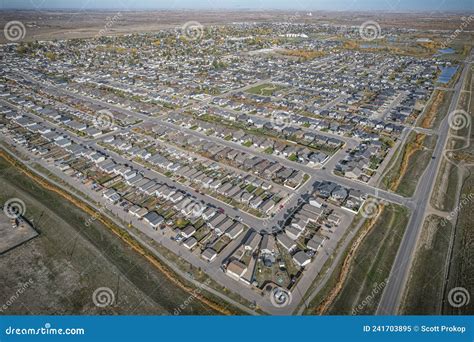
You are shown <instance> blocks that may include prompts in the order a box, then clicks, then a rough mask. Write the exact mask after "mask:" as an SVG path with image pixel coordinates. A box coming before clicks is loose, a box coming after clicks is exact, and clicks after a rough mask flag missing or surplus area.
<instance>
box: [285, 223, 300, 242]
mask: <svg viewBox="0 0 474 342" xmlns="http://www.w3.org/2000/svg"><path fill="white" fill-rule="evenodd" d="M285 232H286V234H287V235H288V236H289V237H290V239H292V240H296V239H298V238H299V237H300V236H301V234H302V233H303V229H298V228H297V227H294V226H291V227H287V228H285Z"/></svg>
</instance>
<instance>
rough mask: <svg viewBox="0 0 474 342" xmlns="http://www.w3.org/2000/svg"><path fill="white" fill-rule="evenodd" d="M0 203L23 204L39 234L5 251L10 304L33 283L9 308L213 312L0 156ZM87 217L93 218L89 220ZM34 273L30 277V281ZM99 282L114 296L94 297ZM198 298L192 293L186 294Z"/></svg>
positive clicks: (16, 310)
mask: <svg viewBox="0 0 474 342" xmlns="http://www.w3.org/2000/svg"><path fill="white" fill-rule="evenodd" d="M0 179H1V182H2V189H1V192H0V197H1V200H2V202H3V201H5V200H6V199H8V198H11V197H18V198H21V199H22V200H23V201H24V202H25V203H26V217H28V218H29V219H30V220H32V221H33V222H34V223H35V224H36V226H37V227H38V228H39V230H40V231H41V234H40V236H39V237H37V238H36V239H34V240H31V241H30V242H28V243H26V244H24V245H22V246H20V247H18V248H16V249H14V250H12V251H10V252H8V253H7V254H5V255H3V256H1V259H2V260H1V262H2V269H3V270H5V269H8V270H9V272H2V274H3V279H4V280H5V282H6V284H7V285H6V288H11V289H12V290H11V291H10V292H8V291H4V292H2V294H1V295H0V303H2V304H3V303H6V302H7V301H8V300H9V298H10V297H11V296H12V295H13V294H14V293H15V292H16V290H15V289H16V288H17V287H19V286H20V284H24V283H27V282H30V283H32V285H31V286H30V287H29V289H28V290H27V291H25V292H24V293H23V294H22V296H21V297H20V298H18V299H17V300H15V301H14V302H13V303H12V304H11V305H10V306H9V307H8V313H9V314H14V313H16V314H20V313H23V314H26V313H31V314H98V313H107V314H173V311H174V310H175V309H176V308H177V307H179V306H180V305H181V304H183V303H184V302H185V301H187V302H189V304H188V305H187V306H186V307H185V308H184V309H182V310H181V313H187V314H212V313H214V312H213V310H211V309H210V308H208V307H207V306H206V305H204V304H202V303H201V302H200V301H199V300H197V299H196V298H194V297H193V296H192V295H191V294H190V293H188V292H186V291H183V290H181V289H179V288H177V287H176V286H175V284H174V283H172V282H170V281H169V280H167V278H166V277H165V276H164V275H163V274H161V273H160V272H159V271H157V270H156V269H155V268H154V267H153V266H152V265H151V264H150V263H149V262H147V261H146V260H145V259H144V258H143V257H142V256H140V255H138V254H137V253H136V252H135V251H134V250H132V249H131V248H130V247H129V246H128V245H126V244H125V243H124V242H123V241H122V240H121V239H120V238H119V237H117V236H116V235H114V234H113V233H112V232H110V231H109V230H108V229H107V228H106V227H104V226H103V225H102V224H101V223H100V222H99V221H98V220H91V217H89V216H88V215H87V214H86V213H84V212H83V211H81V210H79V209H78V208H76V207H74V206H73V205H72V204H70V203H69V202H67V201H66V200H64V199H63V198H61V197H59V196H57V195H56V194H54V193H52V192H50V191H47V190H45V189H43V188H41V187H39V186H38V185H37V184H36V183H34V182H33V181H31V180H30V179H28V178H27V177H25V176H23V174H21V173H19V172H18V170H17V169H15V168H13V167H11V166H10V164H7V163H6V162H5V161H4V159H0ZM86 222H88V223H89V224H85V223H86ZM30 279H31V280H30ZM99 287H108V288H110V289H111V290H112V292H113V293H114V296H115V302H114V304H113V305H111V306H108V307H105V308H99V307H97V306H95V305H94V303H93V300H92V295H93V292H94V291H95V290H96V289H97V288H99ZM190 296H191V298H192V299H193V300H189V298H190Z"/></svg>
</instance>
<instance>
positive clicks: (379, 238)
mask: <svg viewBox="0 0 474 342" xmlns="http://www.w3.org/2000/svg"><path fill="white" fill-rule="evenodd" d="M407 221H408V212H407V210H406V209H405V208H403V207H400V206H396V205H386V206H385V207H384V208H383V210H382V212H381V214H380V216H379V217H378V218H377V220H376V221H375V223H374V225H373V226H372V227H371V228H369V229H370V230H369V232H368V233H367V235H366V236H365V238H364V239H363V240H362V242H361V244H360V246H359V248H358V249H357V250H356V252H355V254H354V255H353V258H352V261H351V263H350V268H349V270H348V273H347V277H346V280H345V281H344V283H343V284H342V288H341V291H340V292H339V294H338V295H337V297H336V298H335V301H334V302H333V303H332V304H331V305H330V306H329V309H328V310H327V311H326V312H325V313H326V314H351V313H354V312H356V313H357V314H368V313H374V312H375V310H376V308H377V304H378V301H379V299H380V296H381V294H382V290H383V286H384V283H385V280H386V278H387V276H388V274H389V272H390V269H391V266H392V262H393V260H394V258H395V254H396V251H397V249H398V245H399V243H400V240H401V237H402V235H403V233H404V229H405V227H406V224H407ZM368 222H369V221H367V222H366V223H365V224H366V225H367V224H368ZM365 228H367V227H364V226H363V227H362V228H361V229H360V231H359V234H360V232H363V231H364V229H365ZM359 234H357V235H356V236H355V237H354V238H353V241H355V240H357V238H358V236H359ZM351 245H352V243H351V244H350V246H351ZM349 249H350V247H349V248H348V249H347V250H346V251H345V252H344V257H343V258H342V259H341V260H340V262H339V264H338V265H337V267H336V270H335V271H334V273H333V274H332V276H331V278H330V279H329V280H328V282H327V283H326V285H325V287H324V288H323V289H322V290H321V291H320V293H319V294H318V295H317V296H316V297H315V298H314V299H313V301H312V302H311V303H310V305H309V306H308V309H307V310H305V313H306V314H314V313H315V308H316V309H318V308H319V306H320V305H321V304H322V303H323V301H324V300H325V299H326V297H327V296H328V294H329V292H330V291H331V290H332V289H333V288H334V287H335V286H336V284H337V282H338V279H339V276H340V273H341V269H342V266H343V263H344V258H346V257H347V256H348V253H349ZM369 296H371V297H370V300H369V301H368V300H367V299H368V298H369ZM362 303H364V304H365V305H362Z"/></svg>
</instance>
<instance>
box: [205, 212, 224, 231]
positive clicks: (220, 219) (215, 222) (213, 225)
mask: <svg viewBox="0 0 474 342" xmlns="http://www.w3.org/2000/svg"><path fill="white" fill-rule="evenodd" d="M225 219H227V215H225V214H218V215H217V216H214V217H213V218H212V219H211V220H210V221H209V222H208V223H207V224H208V225H209V227H210V228H211V229H216V227H217V226H218V225H219V224H220V223H221V222H223V221H224V220H225Z"/></svg>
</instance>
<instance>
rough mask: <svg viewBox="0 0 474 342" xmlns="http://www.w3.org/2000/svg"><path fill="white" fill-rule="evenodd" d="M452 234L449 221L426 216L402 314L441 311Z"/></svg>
mask: <svg viewBox="0 0 474 342" xmlns="http://www.w3.org/2000/svg"><path fill="white" fill-rule="evenodd" d="M451 234H452V225H451V223H450V222H449V221H446V220H445V219H443V218H441V217H439V216H435V215H431V216H429V217H427V218H426V219H425V223H424V225H423V230H422V233H421V237H420V241H419V243H418V247H417V250H416V254H415V257H414V260H413V264H412V268H411V270H410V278H409V279H408V282H407V286H406V289H405V294H404V297H403V300H402V304H401V307H400V313H401V314H404V315H429V314H441V307H442V298H443V288H444V280H445V276H446V275H445V271H446V268H445V265H446V259H447V257H448V250H449V245H450V243H449V240H450V238H451Z"/></svg>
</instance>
